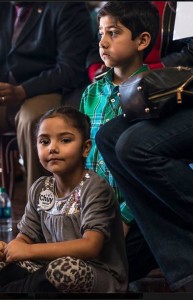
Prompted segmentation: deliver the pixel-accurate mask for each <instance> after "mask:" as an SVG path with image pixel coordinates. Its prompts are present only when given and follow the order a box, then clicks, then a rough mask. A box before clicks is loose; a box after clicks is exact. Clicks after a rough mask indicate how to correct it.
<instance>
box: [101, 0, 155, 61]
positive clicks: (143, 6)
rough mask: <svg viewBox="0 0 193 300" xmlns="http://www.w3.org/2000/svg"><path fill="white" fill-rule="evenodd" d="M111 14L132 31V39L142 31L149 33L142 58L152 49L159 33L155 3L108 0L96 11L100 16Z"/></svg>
mask: <svg viewBox="0 0 193 300" xmlns="http://www.w3.org/2000/svg"><path fill="white" fill-rule="evenodd" d="M104 16H112V17H114V18H115V19H116V20H117V21H119V22H120V23H121V24H123V25H124V26H125V27H127V28H128V29H129V30H130V31H131V33H132V40H134V39H135V38H136V37H137V36H139V35H140V34H141V33H142V32H145V31H146V32H148V33H149V34H150V35H151V42H150V44H149V46H148V47H147V48H146V49H144V59H145V58H146V56H147V55H148V54H149V53H150V51H151V50H152V48H153V46H154V44H155V41H156V38H157V35H158V33H159V27H160V18H159V12H158V10H157V8H156V6H155V5H153V4H152V3H151V2H150V1H108V2H107V3H106V4H105V5H104V6H103V7H102V8H101V9H100V10H99V12H98V21H99V20H100V18H101V17H104Z"/></svg>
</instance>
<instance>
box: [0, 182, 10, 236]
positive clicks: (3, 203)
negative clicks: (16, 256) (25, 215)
mask: <svg viewBox="0 0 193 300" xmlns="http://www.w3.org/2000/svg"><path fill="white" fill-rule="evenodd" d="M10 231H12V215H11V201H10V199H9V196H8V195H7V193H6V190H5V188H3V187H0V232H10Z"/></svg>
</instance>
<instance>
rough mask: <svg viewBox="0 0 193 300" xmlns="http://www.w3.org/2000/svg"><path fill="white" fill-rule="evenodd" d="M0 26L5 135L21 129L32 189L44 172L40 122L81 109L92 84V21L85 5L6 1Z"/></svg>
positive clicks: (0, 108) (0, 105)
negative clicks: (61, 108)
mask: <svg viewBox="0 0 193 300" xmlns="http://www.w3.org/2000/svg"><path fill="white" fill-rule="evenodd" d="M0 28H1V31H0V53H1V55H0V119H1V124H0V133H3V132H6V131H8V130H16V132H17V140H18V146H19V152H20V153H21V155H22V158H23V161H24V167H25V170H26V175H27V187H28V189H29V187H30V186H31V184H32V182H34V180H36V179H37V178H38V177H39V176H41V175H43V174H44V171H43V168H42V167H41V166H40V164H39V161H38V157H37V154H36V149H35V147H34V142H33V138H32V136H33V132H34V125H35V123H36V122H37V120H38V119H39V117H40V115H42V114H43V113H44V112H46V111H47V110H49V109H51V108H53V107H56V106H58V105H60V104H61V103H64V104H72V105H73V106H77V107H78V105H79V99H80V95H81V92H82V90H83V89H84V88H85V86H86V85H87V84H88V82H89V78H88V70H87V69H86V59H87V55H88V53H89V48H90V46H91V44H92V41H93V37H94V35H93V31H92V22H91V17H90V12H89V10H88V8H87V5H86V3H84V2H76V3H75V2H56V1H53V2H22V1H18V2H16V1H12V2H9V1H6V2H1V3H0ZM97 47H98V44H97ZM97 53H98V52H97ZM97 53H96V51H95V55H97ZM95 55H93V56H92V57H91V58H89V60H88V61H87V67H89V66H90V65H91V64H92V61H93V59H95V57H96V56H95Z"/></svg>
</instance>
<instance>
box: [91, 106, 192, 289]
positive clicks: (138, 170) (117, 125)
mask: <svg viewBox="0 0 193 300" xmlns="http://www.w3.org/2000/svg"><path fill="white" fill-rule="evenodd" d="M96 143H97V145H98V148H99V150H100V152H101V154H102V155H103V157H104V160H105V162H106V164H107V166H108V168H109V169H110V171H111V172H112V174H113V176H114V178H115V180H116V181H117V183H118V185H119V187H120V188H121V190H122V193H123V195H124V197H125V200H126V201H127V204H128V206H129V207H130V208H131V210H132V212H133V215H134V218H135V221H136V222H137V224H138V226H139V228H140V230H141V232H142V234H143V236H144V238H145V240H146V242H147V243H148V245H149V247H150V249H151V251H152V253H153V255H154V257H155V259H156V261H157V263H158V264H159V266H160V268H161V269H162V271H163V273H164V275H165V277H166V279H167V281H168V283H169V285H170V287H171V289H172V290H176V289H178V288H180V287H181V286H183V285H184V284H186V283H188V282H190V281H193V170H192V169H191V168H190V166H189V163H190V162H191V161H193V108H188V109H184V108H183V109H179V110H178V111H176V112H175V113H173V114H172V115H171V116H169V117H168V118H166V119H159V120H153V119H152V120H144V121H140V122H137V123H132V122H129V121H128V120H126V118H124V117H123V116H119V117H117V118H115V119H113V120H111V121H109V122H108V123H106V124H105V125H103V126H102V127H101V129H100V130H99V132H98V133H97V136H96ZM139 259H140V257H139Z"/></svg>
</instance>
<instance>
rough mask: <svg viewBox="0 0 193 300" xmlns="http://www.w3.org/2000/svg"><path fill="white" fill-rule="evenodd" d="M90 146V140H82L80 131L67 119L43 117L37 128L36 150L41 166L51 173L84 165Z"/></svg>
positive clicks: (66, 171) (68, 170) (75, 169)
mask: <svg viewBox="0 0 193 300" xmlns="http://www.w3.org/2000/svg"><path fill="white" fill-rule="evenodd" d="M90 148H91V142H90V140H87V141H83V139H82V135H81V133H80V132H79V131H78V130H77V129H76V128H75V127H73V126H72V125H71V123H70V121H69V120H68V119H66V120H64V119H63V118H61V117H54V118H49V119H45V120H44V121H43V122H42V123H41V125H40V128H39V131H38V137H37V150H38V156H39V160H40V163H41V164H42V166H43V167H44V168H45V169H46V170H48V171H50V172H51V173H53V174H57V175H59V176H60V175H62V174H67V173H68V174H70V173H71V172H76V171H79V170H81V169H82V168H83V167H84V162H83V161H84V159H83V158H85V157H87V156H88V153H89V151H90Z"/></svg>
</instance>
